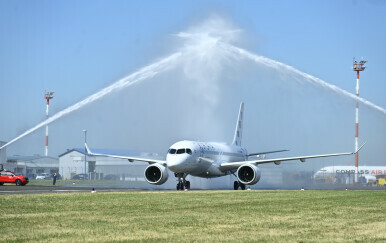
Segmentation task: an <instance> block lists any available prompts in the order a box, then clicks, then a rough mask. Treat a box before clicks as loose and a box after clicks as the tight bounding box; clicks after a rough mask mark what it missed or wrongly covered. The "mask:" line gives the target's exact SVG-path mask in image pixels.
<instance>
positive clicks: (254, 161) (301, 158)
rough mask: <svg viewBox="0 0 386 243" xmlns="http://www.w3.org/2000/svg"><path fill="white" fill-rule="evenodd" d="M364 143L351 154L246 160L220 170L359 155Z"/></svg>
mask: <svg viewBox="0 0 386 243" xmlns="http://www.w3.org/2000/svg"><path fill="white" fill-rule="evenodd" d="M365 144H366V143H364V144H363V145H362V146H361V147H360V148H359V149H358V150H357V151H356V152H351V153H338V154H321V155H310V156H298V157H287V158H276V159H261V160H245V161H236V162H229V163H222V164H221V165H220V168H224V169H229V170H232V169H236V168H238V167H240V166H241V165H244V164H256V165H258V164H266V163H275V164H280V162H283V161H290V160H300V161H301V162H305V161H306V159H313V158H323V157H332V156H342V155H351V154H356V153H358V151H359V150H361V148H362V147H363V146H364V145H365Z"/></svg>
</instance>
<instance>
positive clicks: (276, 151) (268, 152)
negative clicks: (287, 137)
mask: <svg viewBox="0 0 386 243" xmlns="http://www.w3.org/2000/svg"><path fill="white" fill-rule="evenodd" d="M285 151H289V150H287V149H282V150H275V151H267V152H259V153H252V154H248V155H247V156H248V157H249V156H254V155H261V154H272V153H279V152H285Z"/></svg>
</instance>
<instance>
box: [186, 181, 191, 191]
mask: <svg viewBox="0 0 386 243" xmlns="http://www.w3.org/2000/svg"><path fill="white" fill-rule="evenodd" d="M185 188H186V189H188V190H190V181H186V182H185Z"/></svg>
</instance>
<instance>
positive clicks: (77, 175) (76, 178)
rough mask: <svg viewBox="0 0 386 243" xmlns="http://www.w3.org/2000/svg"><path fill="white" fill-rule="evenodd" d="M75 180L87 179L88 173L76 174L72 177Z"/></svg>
mask: <svg viewBox="0 0 386 243" xmlns="http://www.w3.org/2000/svg"><path fill="white" fill-rule="evenodd" d="M72 179H73V180H87V179H88V175H87V174H76V175H74V176H73V177H72Z"/></svg>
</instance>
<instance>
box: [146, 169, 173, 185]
mask: <svg viewBox="0 0 386 243" xmlns="http://www.w3.org/2000/svg"><path fill="white" fill-rule="evenodd" d="M168 177H169V174H168V171H167V169H166V167H165V166H163V165H161V164H152V165H149V166H148V167H147V168H146V169H145V180H146V181H147V182H148V183H150V184H153V185H161V184H164V183H165V182H166V181H167V179H168Z"/></svg>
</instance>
